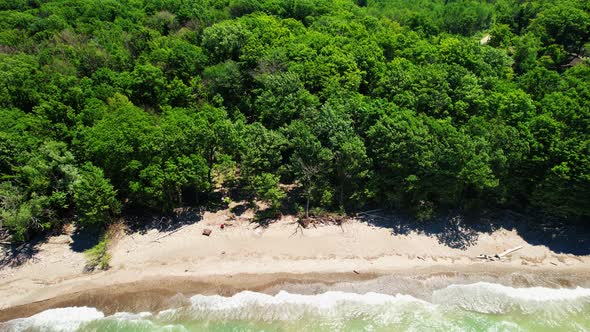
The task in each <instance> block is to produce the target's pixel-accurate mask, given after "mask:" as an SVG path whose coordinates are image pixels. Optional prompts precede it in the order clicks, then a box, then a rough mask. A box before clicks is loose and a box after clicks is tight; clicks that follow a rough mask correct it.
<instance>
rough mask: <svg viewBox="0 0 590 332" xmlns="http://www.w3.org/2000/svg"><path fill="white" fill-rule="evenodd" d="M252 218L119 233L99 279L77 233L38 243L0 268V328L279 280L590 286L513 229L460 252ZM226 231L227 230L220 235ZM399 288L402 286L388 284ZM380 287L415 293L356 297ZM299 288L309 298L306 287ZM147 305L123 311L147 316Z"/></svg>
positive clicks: (579, 272) (474, 236)
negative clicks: (111, 299)
mask: <svg viewBox="0 0 590 332" xmlns="http://www.w3.org/2000/svg"><path fill="white" fill-rule="evenodd" d="M250 214H253V213H252V212H251V211H247V212H246V213H244V214H243V215H241V216H240V217H239V218H237V219H234V218H232V216H231V215H230V214H229V212H228V211H227V210H222V211H218V212H215V213H211V212H206V213H205V215H204V216H203V218H202V219H201V220H200V221H198V222H195V223H192V224H188V225H185V226H182V227H180V228H178V229H176V230H173V231H167V232H160V231H157V230H154V229H150V230H145V231H136V232H132V233H127V234H121V235H120V236H118V237H116V238H114V239H113V241H112V243H111V244H110V246H109V253H110V254H111V255H112V260H111V269H109V270H108V271H96V272H92V273H83V271H82V270H83V266H84V264H85V257H84V254H83V252H82V251H80V250H78V251H77V250H75V248H76V239H75V238H74V231H73V229H69V230H66V231H65V232H64V234H61V235H57V236H52V237H50V238H48V239H47V241H46V242H44V243H41V244H39V245H38V246H37V247H36V248H35V250H36V253H35V255H34V256H33V257H32V259H29V260H28V261H26V262H24V263H23V264H21V265H18V266H14V267H4V268H1V269H0V299H1V300H0V321H2V320H6V319H7V318H6V317H12V318H14V317H16V316H15V313H19V312H20V313H21V314H24V313H34V312H35V310H40V309H43V308H44V309H48V308H54V307H56V306H60V305H69V304H80V305H81V304H85V303H87V304H90V305H93V306H97V307H98V308H103V309H105V310H106V311H107V312H111V309H110V307H109V306H107V305H105V304H101V303H102V302H104V299H105V297H108V296H105V295H101V294H110V295H112V296H123V295H120V294H138V293H140V292H144V293H146V294H144V295H143V296H144V297H145V299H144V300H141V301H139V302H138V303H139V304H141V303H143V307H145V308H147V309H154V310H156V309H159V308H162V307H158V306H157V304H158V303H164V304H162V305H163V306H165V303H166V302H165V301H163V298H164V297H173V295H174V294H176V293H182V294H184V295H191V294H196V293H198V292H201V291H202V292H207V293H209V294H220V295H231V294H233V293H236V292H238V291H240V290H246V289H254V290H265V289H266V290H267V291H272V292H278V291H279V290H280V289H279V288H277V287H274V288H273V287H270V286H272V285H275V286H276V285H278V284H279V283H280V282H282V283H283V285H285V287H287V288H289V287H294V286H293V285H295V284H298V283H299V284H301V283H303V284H309V283H314V284H317V285H319V286H318V287H316V288H314V289H315V290H316V291H319V290H320V289H324V290H326V289H330V288H329V287H328V288H326V287H324V286H325V285H330V284H336V283H342V282H347V281H351V282H355V283H358V282H361V281H366V280H371V279H380V278H381V279H380V280H382V279H383V278H409V279H407V280H410V281H411V282H413V281H412V280H420V278H430V277H429V276H433V275H438V276H442V277H441V278H443V279H445V278H446V279H449V280H450V279H453V278H455V279H456V281H457V282H462V280H463V279H465V278H463V277H465V276H467V279H468V280H470V281H472V282H477V281H480V280H484V281H485V280H488V281H491V282H496V281H498V282H499V283H505V284H515V285H517V286H527V285H532V286H536V285H539V286H544V287H574V286H576V285H582V286H586V287H588V288H590V256H589V255H586V256H576V255H573V254H563V253H556V252H553V251H552V250H551V249H549V247H547V246H544V245H538V244H531V243H529V242H527V241H526V240H525V239H526V238H527V237H525V236H523V234H520V233H518V232H517V230H515V229H509V228H502V227H500V228H497V229H494V230H493V231H489V232H474V231H465V230H463V228H461V226H460V225H459V226H456V234H452V235H453V236H458V237H459V238H460V239H463V238H464V239H465V245H464V246H462V247H456V246H453V245H452V244H449V243H447V242H444V241H443V240H441V236H440V235H439V234H428V233H425V232H420V231H412V232H409V233H406V234H398V233H395V232H394V227H388V226H386V225H385V226H383V225H376V224H371V223H367V222H365V221H361V220H356V219H352V220H349V221H348V222H346V223H344V224H343V226H342V227H340V226H336V225H326V226H321V227H318V228H309V229H305V230H304V231H302V232H301V233H294V230H296V228H295V227H296V226H295V224H294V221H295V218H294V217H293V216H285V217H283V218H282V219H281V220H279V221H278V222H276V223H273V224H271V225H270V226H269V227H267V228H259V227H256V224H252V223H250V221H249V220H250V218H251V217H252V216H253V215H250ZM221 223H228V226H227V227H225V229H224V230H220V229H219V225H220V224H221ZM229 223H231V224H229ZM205 228H209V229H212V230H213V233H212V234H211V236H203V235H201V233H202V231H203V230H204V229H205ZM446 229H448V228H445V230H446ZM444 235H445V236H448V235H447V234H444ZM462 237H463V238H462ZM467 240H468V241H467ZM517 246H523V249H522V250H519V251H517V252H514V253H511V254H510V255H508V256H507V257H505V258H504V259H503V260H502V261H494V262H486V261H482V260H481V259H478V258H477V256H478V255H480V254H491V255H493V254H496V253H501V252H503V251H505V250H507V249H510V248H514V247H517ZM354 271H356V272H358V273H356V272H354ZM522 275H524V277H522ZM459 276H462V277H459ZM519 278H520V279H523V278H524V279H523V280H520V279H519ZM467 279H465V280H467ZM512 279H514V280H512ZM407 280H406V279H404V280H402V281H403V282H406V281H407ZM519 280H520V281H519ZM586 280H588V283H586V282H585V281H586ZM396 282H400V281H399V280H393V279H392V280H390V281H389V283H396ZM440 282H443V283H444V282H446V281H440ZM440 282H439V283H440ZM322 285H324V286H322ZM396 287H397V286H396ZM416 287H418V288H420V287H422V286H420V285H417V286H416ZM429 287H430V286H429ZM111 288H114V290H112V289H111ZM373 288H379V289H386V290H388V291H391V292H395V291H399V292H408V291H413V290H412V289H405V288H395V287H393V286H391V285H389V284H388V283H387V282H384V283H383V284H380V283H379V282H377V283H376V284H373V285H372V286H367V287H366V288H362V289H361V288H358V287H356V286H355V287H352V286H351V289H352V290H353V291H363V290H366V291H371V290H372V289H373ZM342 289H345V290H346V289H347V288H346V287H344V288H342ZM359 289H360V290H359ZM294 290H295V291H296V292H301V291H307V290H306V288H305V287H300V288H297V287H295V288H294ZM118 292H122V293H118ZM125 292H127V293H125ZM172 293H174V294H172ZM93 294H94V295H93ZM118 294H119V295H118ZM138 296H139V295H138ZM150 296H153V298H151V300H150ZM139 298H140V299H141V296H139ZM101 301H102V302H101ZM142 301H143V302H142ZM139 304H137V306H136V307H134V306H125V305H121V306H120V308H122V309H125V308H130V309H137V310H140V309H141V308H142V306H141V305H139ZM35 308H36V309H35Z"/></svg>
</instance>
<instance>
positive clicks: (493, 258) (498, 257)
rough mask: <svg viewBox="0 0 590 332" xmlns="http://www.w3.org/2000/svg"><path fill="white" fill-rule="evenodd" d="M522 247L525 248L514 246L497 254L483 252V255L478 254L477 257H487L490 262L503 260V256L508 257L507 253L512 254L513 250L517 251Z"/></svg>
mask: <svg viewBox="0 0 590 332" xmlns="http://www.w3.org/2000/svg"><path fill="white" fill-rule="evenodd" d="M522 248H523V246H518V247H514V248H512V249H508V250H505V251H503V252H501V253H499V254H495V255H486V254H481V255H479V256H477V258H479V259H485V260H487V261H489V262H493V261H500V260H502V258H504V257H506V256H507V255H510V254H511V253H513V252H515V251H517V250H520V249H522Z"/></svg>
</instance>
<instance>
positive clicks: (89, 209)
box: [74, 163, 120, 226]
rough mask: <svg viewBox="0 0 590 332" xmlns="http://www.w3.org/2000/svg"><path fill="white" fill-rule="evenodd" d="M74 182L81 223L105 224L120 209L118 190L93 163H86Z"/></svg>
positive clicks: (77, 209)
mask: <svg viewBox="0 0 590 332" xmlns="http://www.w3.org/2000/svg"><path fill="white" fill-rule="evenodd" d="M79 172H80V173H79V178H78V179H77V180H76V181H75V182H74V204H75V206H76V212H77V214H78V219H77V222H78V223H79V224H80V225H84V226H92V225H99V226H101V225H105V224H107V223H108V222H110V221H111V219H112V218H113V216H114V215H116V214H117V213H119V211H120V203H119V201H118V200H117V197H116V194H117V192H116V191H115V189H114V188H113V186H112V185H111V183H110V182H109V180H108V179H105V178H104V174H103V172H102V170H101V169H100V168H98V167H96V166H94V165H92V164H91V163H86V164H84V165H83V166H82V167H81V168H80V171H79Z"/></svg>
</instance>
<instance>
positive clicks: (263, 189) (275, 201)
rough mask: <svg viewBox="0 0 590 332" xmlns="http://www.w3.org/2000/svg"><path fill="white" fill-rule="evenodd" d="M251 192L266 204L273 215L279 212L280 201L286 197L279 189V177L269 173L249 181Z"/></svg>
mask: <svg viewBox="0 0 590 332" xmlns="http://www.w3.org/2000/svg"><path fill="white" fill-rule="evenodd" d="M250 187H251V190H252V191H253V192H254V193H255V195H256V198H258V199H260V200H261V201H263V202H265V203H268V205H269V208H270V210H271V211H273V212H274V213H275V214H276V213H277V212H279V210H280V208H281V203H282V201H283V200H284V199H285V198H286V197H287V195H286V194H285V192H284V191H283V190H281V188H279V177H278V176H277V175H274V174H271V173H262V174H260V175H257V176H255V177H254V178H253V179H252V180H251V184H250Z"/></svg>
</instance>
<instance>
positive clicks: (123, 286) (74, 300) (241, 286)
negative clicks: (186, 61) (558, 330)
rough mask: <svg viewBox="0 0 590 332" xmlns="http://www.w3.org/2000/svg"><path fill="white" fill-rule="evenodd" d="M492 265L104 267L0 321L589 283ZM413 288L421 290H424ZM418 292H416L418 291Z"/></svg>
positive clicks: (588, 273)
mask: <svg viewBox="0 0 590 332" xmlns="http://www.w3.org/2000/svg"><path fill="white" fill-rule="evenodd" d="M482 265H483V264H482ZM491 265H492V266H490V269H482V266H481V265H478V264H474V265H465V266H454V267H453V268H451V267H450V266H424V267H416V268H414V269H399V270H391V271H389V272H384V271H381V272H375V271H369V272H363V273H358V274H357V273H355V272H334V273H329V272H320V273H318V272H309V273H282V272H277V273H264V274H251V273H246V274H237V275H230V274H225V275H204V276H178V275H170V276H153V277H148V278H145V279H142V280H136V281H131V282H113V280H114V278H113V277H117V273H116V272H115V273H107V272H105V273H104V274H103V275H102V276H100V277H99V278H97V279H96V280H93V282H84V281H82V280H80V279H75V280H74V281H75V283H74V285H70V286H69V287H68V289H70V291H66V292H65V293H64V292H63V291H64V287H63V286H64V285H57V286H58V287H57V288H54V289H52V292H50V294H52V295H51V296H50V297H47V298H39V299H38V300H35V301H31V302H29V303H22V304H18V305H14V306H10V307H7V308H3V309H0V322H6V321H9V320H12V319H16V318H23V317H29V316H31V315H34V314H36V313H39V312H42V311H45V310H48V309H54V308H64V307H94V308H96V309H98V310H99V311H102V312H103V313H104V314H105V315H112V314H115V313H117V312H134V313H139V312H152V313H154V312H159V311H161V310H165V309H170V308H178V307H181V306H184V305H187V304H189V298H190V297H191V296H193V295H196V294H202V295H221V296H226V297H227V296H232V295H234V294H237V293H239V292H241V291H246V290H248V291H253V292H259V293H265V294H271V295H274V294H276V293H278V292H279V291H282V290H286V291H290V292H294V293H301V294H319V293H323V292H326V291H330V290H340V291H342V290H344V291H347V290H348V291H352V292H355V293H361V294H362V293H367V292H369V291H375V290H374V288H376V287H375V285H379V286H380V287H381V289H380V292H383V293H386V294H391V295H395V294H400V292H399V290H400V289H403V288H405V287H408V286H402V285H396V284H395V282H392V281H400V280H402V281H404V282H406V283H407V282H409V281H411V282H415V283H421V284H422V286H424V285H423V284H427V283H429V282H430V283H432V287H441V285H449V284H457V283H463V284H470V283H475V282H482V281H483V282H495V283H499V284H502V285H505V286H512V287H541V286H542V287H547V288H576V287H589V288H590V268H579V267H576V268H570V269H562V270H556V269H547V268H538V269H533V268H526V269H522V268H516V267H514V266H502V265H500V264H493V263H492V264H491ZM119 273H121V272H119ZM410 287H412V286H410ZM433 289H435V288H433ZM414 291H415V292H416V293H420V291H422V292H423V291H424V290H414ZM60 292H61V293H60ZM416 293H414V294H412V295H414V296H416ZM403 294H405V293H403ZM405 295H408V294H405ZM418 297H420V296H418Z"/></svg>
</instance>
